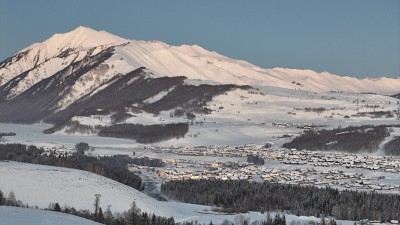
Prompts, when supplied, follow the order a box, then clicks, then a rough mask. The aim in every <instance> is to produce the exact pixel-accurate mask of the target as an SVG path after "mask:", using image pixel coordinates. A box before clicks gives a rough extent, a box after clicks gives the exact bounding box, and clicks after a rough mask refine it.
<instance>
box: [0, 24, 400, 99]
mask: <svg viewBox="0 0 400 225" xmlns="http://www.w3.org/2000/svg"><path fill="white" fill-rule="evenodd" d="M122 44H124V45H122ZM117 45H119V47H116V48H115V54H114V55H113V57H111V59H110V60H109V61H107V62H105V63H106V64H108V65H110V66H111V65H114V67H116V68H117V69H116V70H118V73H121V74H125V73H127V72H130V71H133V70H135V69H137V68H139V67H146V68H148V69H149V70H150V71H152V72H153V73H154V74H156V75H157V76H170V77H171V76H186V77H188V79H193V80H203V81H205V82H206V81H211V82H212V81H214V82H218V83H220V84H237V85H253V86H254V85H261V86H275V87H281V88H289V89H302V90H310V91H318V92H320V91H347V92H356V93H357V92H358V93H360V92H374V93H385V94H386V93H392V94H393V93H396V92H398V91H399V90H400V78H398V79H394V78H384V77H382V78H379V79H370V78H364V79H357V78H353V77H348V76H345V77H342V76H338V75H334V74H331V73H329V72H321V73H318V72H315V71H312V70H300V69H288V68H272V69H264V68H261V67H258V66H256V65H253V64H251V63H249V62H246V61H243V60H236V59H231V58H229V57H226V56H223V55H221V54H219V53H217V52H214V51H209V50H206V49H204V48H202V47H200V46H198V45H181V46H172V45H168V44H166V43H164V42H161V41H154V40H151V41H137V40H128V39H124V38H120V37H118V36H115V35H113V34H110V33H108V32H106V31H95V30H93V29H91V28H86V27H82V26H80V27H78V28H76V29H75V30H73V31H70V32H67V33H65V34H55V35H53V36H52V37H50V38H49V39H47V40H45V41H44V42H42V43H39V44H38V43H36V44H33V45H31V46H29V47H27V48H25V49H23V50H21V51H20V52H18V53H16V54H15V55H14V56H12V57H10V58H9V59H6V60H4V61H3V62H1V63H0V77H1V78H0V85H4V84H5V83H6V82H7V81H9V80H11V79H12V78H13V77H15V76H16V75H19V74H22V73H23V72H26V71H28V70H33V71H32V72H31V74H32V73H34V74H35V75H31V74H30V75H29V76H28V78H29V77H32V76H33V77H36V80H40V78H41V76H44V77H46V76H51V75H52V74H54V73H55V72H56V71H59V70H61V69H62V68H65V67H66V65H69V64H70V63H71V62H73V60H75V59H81V58H82V57H84V56H85V55H88V54H91V53H97V52H99V51H101V49H104V48H106V47H109V46H117ZM21 60H22V61H21ZM7 61H8V64H7V63H5V62H7ZM6 64H7V65H6ZM13 65H15V66H13ZM38 67H39V68H38ZM115 74H116V73H115ZM110 76H112V75H110ZM24 79H25V78H24ZM24 79H22V80H24ZM28 80H29V82H28V81H26V82H25V86H26V88H19V89H21V90H20V91H16V93H15V94H19V93H21V92H22V91H24V90H26V89H27V88H29V87H30V86H31V85H30V84H34V83H35V82H36V80H35V79H32V78H30V79H28ZM17 86H20V85H17Z"/></svg>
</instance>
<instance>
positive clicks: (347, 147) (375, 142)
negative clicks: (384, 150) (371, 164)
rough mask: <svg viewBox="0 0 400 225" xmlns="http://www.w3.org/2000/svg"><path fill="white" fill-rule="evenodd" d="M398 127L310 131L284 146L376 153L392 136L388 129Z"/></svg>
mask: <svg viewBox="0 0 400 225" xmlns="http://www.w3.org/2000/svg"><path fill="white" fill-rule="evenodd" d="M389 126H390V127H393V126H398V125H380V126H373V125H363V126H358V127H353V126H349V127H346V128H341V127H339V128H336V129H332V130H326V129H322V130H318V131H317V130H308V131H305V132H304V133H303V134H302V135H300V136H298V137H296V138H294V139H293V140H292V141H291V142H288V143H285V144H283V147H284V148H297V149H307V150H320V151H329V150H334V151H344V152H351V153H358V152H375V151H376V150H378V148H379V144H380V143H381V142H382V141H383V140H384V139H385V138H386V137H388V136H389V135H390V133H389V131H388V128H387V127H389Z"/></svg>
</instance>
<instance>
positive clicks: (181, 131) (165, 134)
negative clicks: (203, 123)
mask: <svg viewBox="0 0 400 225" xmlns="http://www.w3.org/2000/svg"><path fill="white" fill-rule="evenodd" d="M188 131H189V124H187V123H176V124H154V125H142V124H116V125H113V126H108V127H104V128H102V129H101V130H100V132H99V133H98V135H99V136H102V137H116V138H130V139H135V140H136V141H137V142H139V143H154V142H159V141H163V140H168V139H171V138H183V137H184V136H185V134H186V133H187V132H188Z"/></svg>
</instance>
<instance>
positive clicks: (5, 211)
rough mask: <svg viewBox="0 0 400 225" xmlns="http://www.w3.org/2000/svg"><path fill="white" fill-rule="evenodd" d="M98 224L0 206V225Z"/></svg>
mask: <svg viewBox="0 0 400 225" xmlns="http://www.w3.org/2000/svg"><path fill="white" fill-rule="evenodd" d="M24 224H32V225H71V224H75V225H100V224H99V223H96V222H93V221H91V220H87V219H84V218H81V217H77V216H72V215H68V214H64V213H58V212H52V211H44V210H39V209H31V208H16V207H8V206H0V225H24Z"/></svg>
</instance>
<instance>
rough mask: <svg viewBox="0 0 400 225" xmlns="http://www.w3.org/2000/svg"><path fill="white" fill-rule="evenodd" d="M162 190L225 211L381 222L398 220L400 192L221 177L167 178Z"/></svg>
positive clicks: (170, 196)
mask: <svg viewBox="0 0 400 225" xmlns="http://www.w3.org/2000/svg"><path fill="white" fill-rule="evenodd" d="M161 192H162V194H164V195H166V196H168V197H169V198H171V199H175V200H179V201H183V202H187V203H194V204H202V205H212V206H220V207H223V208H224V209H225V210H228V211H232V209H236V210H237V211H241V212H247V211H262V210H266V211H279V210H280V211H289V212H292V213H294V214H296V215H304V216H316V217H320V216H321V215H327V216H333V217H335V218H337V219H343V220H360V219H365V218H369V219H373V220H380V221H384V222H387V221H390V220H398V219H400V210H399V209H400V195H393V194H381V193H375V192H357V191H348V190H345V191H338V190H337V189H332V188H329V187H327V188H317V187H314V186H300V185H285V184H275V183H256V182H248V181H222V180H184V181H170V182H167V183H164V184H162V186H161Z"/></svg>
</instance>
